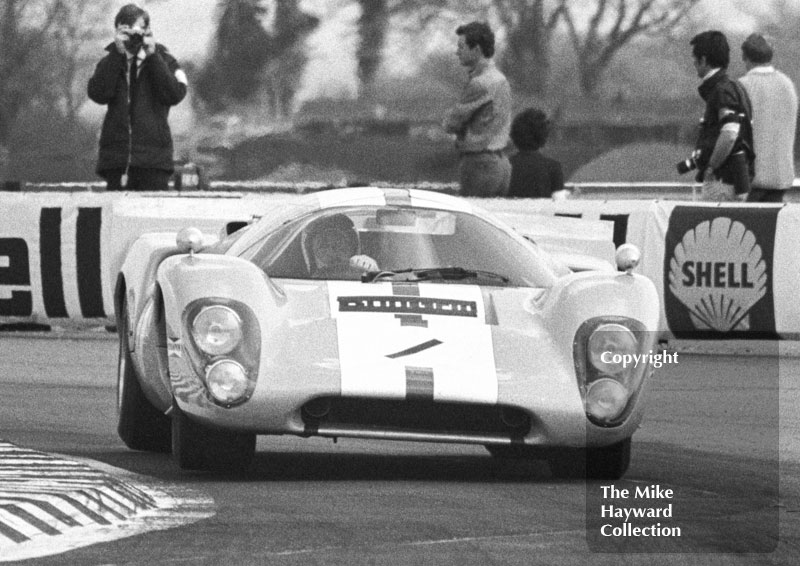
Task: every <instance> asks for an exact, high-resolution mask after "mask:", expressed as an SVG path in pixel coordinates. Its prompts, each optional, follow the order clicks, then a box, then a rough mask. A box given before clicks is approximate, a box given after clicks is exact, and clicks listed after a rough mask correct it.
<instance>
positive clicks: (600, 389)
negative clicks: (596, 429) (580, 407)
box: [586, 377, 628, 422]
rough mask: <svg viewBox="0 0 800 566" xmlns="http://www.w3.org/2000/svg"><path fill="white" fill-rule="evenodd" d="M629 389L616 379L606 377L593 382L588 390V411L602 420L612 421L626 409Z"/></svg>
mask: <svg viewBox="0 0 800 566" xmlns="http://www.w3.org/2000/svg"><path fill="white" fill-rule="evenodd" d="M627 403H628V390H627V389H625V387H624V386H623V385H622V384H621V383H620V382H619V381H616V380H615V379H611V378H610V377H604V378H602V379H598V380H597V381H594V382H592V383H591V384H590V385H589V389H588V390H587V391H586V412H587V413H588V414H589V415H590V416H592V417H594V418H595V419H597V420H600V421H605V422H608V421H612V420H614V419H615V418H617V417H618V416H619V415H620V414H621V413H622V411H623V410H624V409H625V405H627Z"/></svg>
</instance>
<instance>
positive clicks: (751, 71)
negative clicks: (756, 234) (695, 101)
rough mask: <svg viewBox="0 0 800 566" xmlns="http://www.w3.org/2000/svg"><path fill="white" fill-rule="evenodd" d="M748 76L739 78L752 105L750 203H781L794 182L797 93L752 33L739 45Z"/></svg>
mask: <svg viewBox="0 0 800 566" xmlns="http://www.w3.org/2000/svg"><path fill="white" fill-rule="evenodd" d="M742 60H743V61H744V65H745V67H746V68H747V74H746V75H745V76H743V77H742V78H741V79H739V82H741V83H742V85H744V88H745V90H746V91H747V94H748V95H749V96H750V101H751V102H752V104H753V144H754V149H755V152H756V156H757V157H758V159H756V163H755V168H756V174H755V177H754V178H753V183H752V189H751V190H750V195H749V196H748V197H747V200H748V201H749V202H782V201H783V196H784V194H785V191H786V189H788V188H790V187H791V186H792V183H793V182H794V137H795V129H796V126H797V91H796V90H795V87H794V84H793V83H792V81H791V79H790V78H789V77H787V76H786V75H785V74H783V73H782V72H780V71H778V70H776V69H775V67H773V66H772V64H771V62H772V47H771V46H770V44H769V43H768V42H767V40H766V39H764V37H763V36H761V35H759V34H757V33H754V34H752V35H750V36H749V37H748V38H747V39H746V40H745V41H744V43H742Z"/></svg>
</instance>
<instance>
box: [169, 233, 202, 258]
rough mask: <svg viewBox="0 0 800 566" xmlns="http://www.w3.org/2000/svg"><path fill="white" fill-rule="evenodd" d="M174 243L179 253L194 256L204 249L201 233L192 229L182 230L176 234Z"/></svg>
mask: <svg viewBox="0 0 800 566" xmlns="http://www.w3.org/2000/svg"><path fill="white" fill-rule="evenodd" d="M175 243H176V244H177V245H178V250H180V252H181V253H184V254H195V253H197V252H199V251H202V249H203V247H204V245H203V233H202V232H201V231H200V230H199V229H197V228H194V227H190V228H183V229H182V230H181V231H180V232H178V236H177V237H176V238H175Z"/></svg>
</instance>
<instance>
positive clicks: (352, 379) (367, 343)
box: [327, 281, 498, 403]
mask: <svg viewBox="0 0 800 566" xmlns="http://www.w3.org/2000/svg"><path fill="white" fill-rule="evenodd" d="M327 288H328V293H329V304H330V307H331V310H330V314H331V317H332V318H334V319H335V320H336V335H337V338H336V339H337V346H338V353H339V369H340V371H341V392H342V395H344V396H348V397H353V396H355V397H364V396H366V397H370V396H376V397H381V398H384V399H407V398H408V397H409V396H415V395H416V396H418V397H419V396H422V397H424V398H428V399H433V400H436V401H453V402H467V403H468V402H475V403H496V402H497V394H498V393H497V392H498V377H497V370H496V368H495V358H494V343H493V338H492V332H493V330H492V329H493V327H492V326H491V325H489V324H486V305H485V303H484V297H483V294H482V291H481V288H480V287H479V286H478V285H454V284H447V285H436V284H425V285H416V286H415V291H418V295H417V296H411V295H399V296H397V295H392V293H393V292H402V291H403V290H401V289H400V288H398V287H397V286H393V285H392V283H391V282H379V283H369V284H366V283H361V282H360V281H358V282H356V281H329V282H328V283H327ZM415 316H416V317H419V319H420V320H419V322H420V323H414V324H403V322H402V321H403V320H404V318H408V319H411V320H413V319H412V317H415ZM398 318H399V319H400V320H398ZM409 322H410V321H409ZM421 323H427V324H421ZM409 368H410V369H409ZM423 369H424V371H423Z"/></svg>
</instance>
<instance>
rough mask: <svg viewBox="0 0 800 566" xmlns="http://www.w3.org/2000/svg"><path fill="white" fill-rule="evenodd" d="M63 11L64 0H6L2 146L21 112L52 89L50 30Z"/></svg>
mask: <svg viewBox="0 0 800 566" xmlns="http://www.w3.org/2000/svg"><path fill="white" fill-rule="evenodd" d="M64 14H65V2H64V1H62V0H4V4H3V7H2V8H0V146H6V145H7V144H8V140H9V138H10V136H11V133H12V131H13V129H14V123H15V122H16V120H17V117H18V116H19V115H20V113H21V112H22V111H23V110H24V109H25V108H26V107H28V106H29V105H31V104H33V103H35V102H36V101H37V99H38V98H39V97H40V96H42V95H44V94H45V93H47V92H49V91H51V90H52V84H51V83H50V81H49V79H50V78H51V77H50V76H49V74H48V73H47V72H45V69H46V68H47V66H48V64H50V63H51V61H50V58H49V57H48V52H49V51H50V50H49V46H50V45H52V44H51V43H50V37H49V34H50V33H51V32H52V29H53V28H54V26H56V25H57V24H58V23H59V22H60V21H61V18H62V17H63V15H64Z"/></svg>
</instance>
